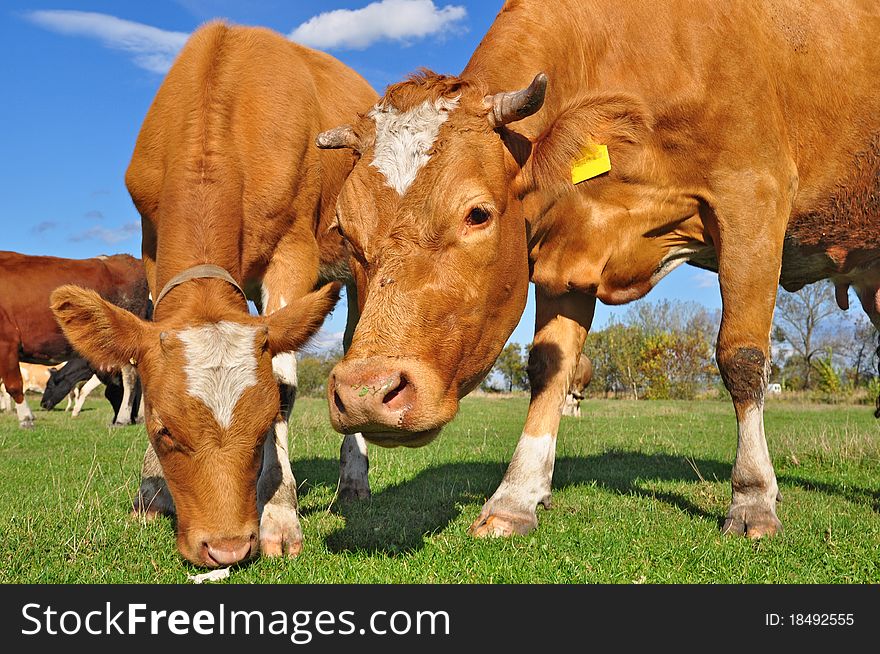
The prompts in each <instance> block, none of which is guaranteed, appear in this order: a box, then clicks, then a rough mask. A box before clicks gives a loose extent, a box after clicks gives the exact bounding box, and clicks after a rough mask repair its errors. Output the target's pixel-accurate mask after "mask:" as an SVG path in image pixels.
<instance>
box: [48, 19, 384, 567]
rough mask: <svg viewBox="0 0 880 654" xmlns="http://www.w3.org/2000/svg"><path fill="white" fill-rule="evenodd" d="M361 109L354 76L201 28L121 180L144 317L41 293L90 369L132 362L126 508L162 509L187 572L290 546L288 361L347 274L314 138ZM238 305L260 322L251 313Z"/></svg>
mask: <svg viewBox="0 0 880 654" xmlns="http://www.w3.org/2000/svg"><path fill="white" fill-rule="evenodd" d="M375 100H376V94H375V93H374V92H373V91H372V89H371V88H370V87H369V85H368V84H367V83H366V82H365V81H364V80H363V79H362V78H361V77H360V76H358V75H357V74H356V73H355V72H354V71H352V70H351V69H349V68H347V67H346V66H344V65H343V64H341V63H340V62H338V61H337V60H335V59H334V58H332V57H330V56H329V55H326V54H323V53H320V52H316V51H314V50H310V49H308V48H305V47H302V46H299V45H297V44H295V43H291V42H290V41H289V40H287V39H285V38H283V37H282V36H281V35H279V34H276V33H274V32H271V31H269V30H266V29H261V28H249V27H233V26H228V25H226V24H223V23H211V24H209V25H207V26H205V27H203V28H201V29H200V30H198V31H197V32H196V33H194V34H193V36H192V37H191V38H190V39H189V41H188V42H187V44H186V45H185V46H184V48H183V50H182V51H181V53H180V55H179V56H178V58H177V60H176V62H175V63H174V65H173V66H172V68H171V70H170V71H169V73H168V75H167V76H166V78H165V80H164V81H163V82H162V85H161V87H160V88H159V91H158V93H157V95H156V98H155V100H154V101H153V104H152V106H151V107H150V110H149V112H148V113H147V116H146V118H145V120H144V123H143V126H142V128H141V132H140V135H139V136H138V140H137V144H136V146H135V149H134V154H133V156H132V160H131V164H130V165H129V168H128V172H127V175H126V184H127V186H128V189H129V192H130V193H131V196H132V199H133V200H134V203H135V205H136V206H137V209H138V211H139V212H140V214H141V217H142V224H143V246H142V250H143V259H144V263H145V264H146V270H147V278H148V280H149V285H150V290H151V292H152V297H153V298H154V314H153V318H154V322H152V323H147V322H145V321H142V320H138V319H134V318H132V317H131V316H130V315H128V314H125V313H122V312H120V311H118V310H117V309H116V308H115V307H113V306H111V305H109V304H108V303H107V302H104V301H102V300H101V299H99V298H98V297H97V296H95V295H94V294H92V293H90V292H88V291H83V290H81V289H78V288H75V287H65V288H62V289H60V290H58V291H56V292H55V295H54V296H53V309H54V310H55V313H56V315H57V316H58V318H59V320H60V321H61V323H62V324H63V325H64V330H65V333H66V334H67V335H68V337H69V338H70V340H71V341H72V342H73V343H74V344H75V345H76V347H77V349H78V350H79V351H80V352H81V353H82V354H83V355H84V356H85V357H86V358H88V359H89V361H91V362H92V363H93V364H95V365H99V366H118V365H121V364H123V363H125V362H128V361H129V360H132V361H135V362H136V363H137V369H138V373H139V374H140V377H141V382H142V384H143V392H144V395H145V398H146V427H147V433H148V435H149V438H150V442H151V444H152V449H150V450H148V451H147V454H146V456H145V461H144V468H143V472H142V474H143V480H142V485H141V490H140V497H139V499H138V504H139V505H140V506H139V508H140V509H141V510H144V511H146V512H147V513H148V514H152V513H155V512H156V511H171V510H175V511H176V514H177V544H178V548H179V550H180V552H181V553H182V554H183V556H185V557H186V558H187V559H189V560H190V561H192V562H193V563H196V564H198V565H203V566H209V567H210V566H219V565H229V564H232V563H235V562H237V561H241V560H243V559H246V558H249V557H251V556H253V555H254V554H256V553H257V552H258V551H259V550H262V552H263V553H264V554H268V555H280V554H288V555H295V554H297V553H298V552H299V551H300V549H301V547H302V531H301V529H300V524H299V518H298V516H297V512H296V506H297V504H296V482H295V480H294V477H293V473H292V471H291V468H290V461H289V457H288V453H287V452H288V436H287V417H288V414H289V411H290V408H291V406H292V403H293V392H294V389H295V384H296V359H295V358H294V355H293V351H294V350H296V349H297V348H298V347H299V346H301V345H302V344H303V343H304V342H305V341H306V340H307V339H308V338H309V337H311V335H312V334H313V333H314V332H315V331H316V330H317V329H318V327H319V326H320V325H321V322H322V321H323V320H324V317H325V316H326V315H327V313H328V312H329V311H330V309H331V308H332V307H333V305H334V303H335V302H336V299H337V297H338V284H335V283H334V284H327V285H324V286H321V284H323V283H324V282H325V281H327V280H328V279H333V278H336V276H338V275H339V274H340V272H341V271H342V270H344V269H345V265H344V264H345V248H344V245H343V243H342V239H341V238H340V237H339V235H338V233H337V232H336V231H335V230H330V229H329V227H330V224H331V222H332V220H333V218H334V214H335V205H336V196H337V195H338V192H339V189H340V188H341V185H342V181H343V180H344V178H345V176H346V175H347V174H348V172H349V171H350V170H351V167H352V166H353V163H354V161H353V157H352V156H351V155H350V154H348V153H339V152H337V153H322V152H319V151H318V150H317V149H315V148H314V146H313V143H314V140H315V137H316V135H317V134H318V133H319V132H320V131H321V130H326V129H327V128H328V127H331V126H332V125H334V124H338V123H340V122H343V121H346V120H351V119H353V118H354V117H355V116H356V115H357V113H356V112H357V111H358V110H359V109H366V108H368V107H369V106H370V105H371V104H372V103H373V102H375ZM340 264H342V265H341V266H340ZM319 287H320V290H317V291H313V289H315V288H319ZM246 296H247V298H250V299H253V300H254V302H255V303H256V304H257V306H258V307H260V308H261V310H262V312H263V313H264V314H265V315H263V316H251V315H250V314H249V313H248V307H247V303H246ZM279 384H280V385H281V388H280V389H279ZM267 436H268V438H267ZM157 457H158V459H157ZM163 474H164V479H163V478H162V476H163ZM166 482H167V489H169V490H170V495H169V494H168V493H167V491H166V490H165V483H166Z"/></svg>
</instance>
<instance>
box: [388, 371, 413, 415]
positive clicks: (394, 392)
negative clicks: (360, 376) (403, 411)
mask: <svg viewBox="0 0 880 654" xmlns="http://www.w3.org/2000/svg"><path fill="white" fill-rule="evenodd" d="M408 386H409V380H408V379H407V378H406V375H404V374H401V375H400V381H399V382H398V384H397V386H395V387H394V388H392V389H391V390H390V391H388V392H387V393H386V394H385V397H383V398H382V404H384V405H386V406H388V407H389V408H392V407H391V405H392V404H393V403H394V400H395V399H396V398H398V397H399V396H400V395H401V393H403V392H404V391H405V390H406V389H407V387H408ZM399 403H400V402H397V404H399Z"/></svg>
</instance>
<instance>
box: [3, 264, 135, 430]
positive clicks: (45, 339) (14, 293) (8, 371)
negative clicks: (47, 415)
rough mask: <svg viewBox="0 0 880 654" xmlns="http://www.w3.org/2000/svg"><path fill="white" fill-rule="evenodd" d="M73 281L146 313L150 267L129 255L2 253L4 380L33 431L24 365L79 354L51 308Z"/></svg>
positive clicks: (24, 425) (124, 307) (22, 418)
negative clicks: (59, 292) (75, 256)
mask: <svg viewBox="0 0 880 654" xmlns="http://www.w3.org/2000/svg"><path fill="white" fill-rule="evenodd" d="M69 283H75V284H79V285H80V286H81V287H84V288H89V289H91V290H92V291H93V292H95V293H97V294H99V295H100V296H101V297H102V298H104V299H105V301H107V302H110V303H113V304H114V306H117V307H119V308H120V309H121V310H124V311H130V312H132V313H133V314H134V315H138V316H143V315H146V309H147V302H148V299H147V283H146V277H145V275H144V267H143V264H142V263H141V262H140V260H139V259H136V258H134V257H133V256H131V255H129V254H115V255H113V256H99V257H93V258H90V259H64V258H59V257H47V256H31V255H25V254H20V253H18V252H6V251H0V380H2V381H4V382H5V385H6V389H7V391H8V392H9V394H10V395H11V396H12V399H13V401H14V402H15V407H16V412H17V414H18V420H19V426H21V427H22V428H29V427H33V424H34V414H33V413H32V412H31V410H30V408H29V407H28V405H27V402H26V401H25V399H24V387H23V381H22V376H21V371H20V368H19V363H38V364H58V363H61V362H63V361H67V360H68V359H70V358H71V357H73V356H74V354H75V350H74V348H73V347H71V345H70V343H69V341H68V340H67V339H66V338H65V336H64V334H63V332H62V330H61V328H60V327H59V325H58V324H57V323H56V321H55V317H54V315H53V313H52V311H51V310H50V308H49V297H50V294H51V293H52V291H53V290H54V289H55V288H57V287H59V286H61V285H63V284H69ZM126 363H127V362H126Z"/></svg>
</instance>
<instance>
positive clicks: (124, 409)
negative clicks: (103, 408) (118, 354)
mask: <svg viewBox="0 0 880 654" xmlns="http://www.w3.org/2000/svg"><path fill="white" fill-rule="evenodd" d="M120 373H121V375H122V404H121V405H120V406H119V411H117V412H116V418H114V420H113V425H114V426H120V425H130V424H131V423H132V420H131V412H132V407H133V405H134V399H135V398H134V385H135V382H136V381H137V372H136V371H135V369H134V366H131V365H124V366H122V370H121V371H120Z"/></svg>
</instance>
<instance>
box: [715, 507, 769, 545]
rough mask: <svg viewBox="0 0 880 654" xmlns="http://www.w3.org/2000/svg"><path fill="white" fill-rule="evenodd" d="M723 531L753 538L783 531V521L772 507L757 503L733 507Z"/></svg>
mask: <svg viewBox="0 0 880 654" xmlns="http://www.w3.org/2000/svg"><path fill="white" fill-rule="evenodd" d="M721 533H723V534H732V535H734V536H746V537H748V538H751V539H758V538H763V537H764V536H775V535H776V534H779V533H782V523H781V522H779V518H777V517H776V514H775V513H774V512H773V510H772V509H769V508H767V507H762V506H756V505H747V506H740V507H734V508H731V509H730V511H729V512H728V514H727V519H726V520H725V521H724V526H723V527H722V528H721Z"/></svg>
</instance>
